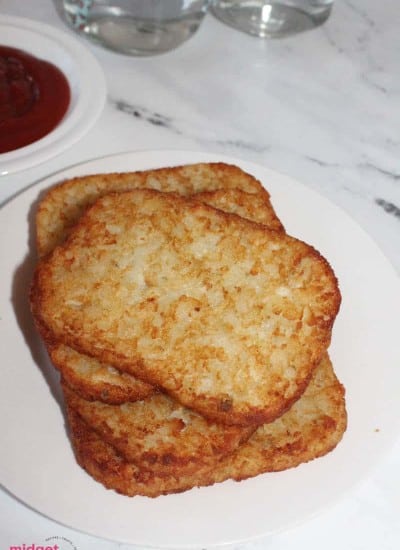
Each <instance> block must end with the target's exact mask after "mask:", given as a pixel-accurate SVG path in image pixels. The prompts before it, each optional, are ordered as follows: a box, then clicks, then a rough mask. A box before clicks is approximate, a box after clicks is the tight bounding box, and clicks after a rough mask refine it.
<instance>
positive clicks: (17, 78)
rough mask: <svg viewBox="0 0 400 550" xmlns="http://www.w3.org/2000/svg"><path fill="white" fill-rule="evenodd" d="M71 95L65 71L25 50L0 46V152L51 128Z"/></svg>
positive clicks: (63, 113)
mask: <svg viewBox="0 0 400 550" xmlns="http://www.w3.org/2000/svg"><path fill="white" fill-rule="evenodd" d="M70 99H71V92H70V88H69V84H68V81H67V79H66V78H65V76H64V74H63V73H62V72H61V71H60V69H58V68H57V67H56V66H55V65H53V64H52V63H49V62H47V61H43V60H41V59H38V58H37V57H34V56H32V55H30V54H28V53H27V52H24V51H22V50H18V49H16V48H9V47H8V46H0V153H7V152H8V151H14V150H15V149H19V148H20V147H24V146H25V145H29V144H30V143H33V142H34V141H37V140H38V139H40V138H42V137H43V136H45V135H46V134H48V133H49V132H51V131H52V130H53V129H54V128H55V127H56V126H57V124H58V123H59V122H60V121H61V119H62V118H63V116H64V115H65V113H66V111H67V109H68V106H69V103H70Z"/></svg>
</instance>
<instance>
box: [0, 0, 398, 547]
mask: <svg viewBox="0 0 400 550" xmlns="http://www.w3.org/2000/svg"><path fill="white" fill-rule="evenodd" d="M55 4H56V2H54V3H53V2H52V1H51V0H35V2H14V1H12V0H2V1H1V2H0V14H8V15H19V16H24V17H29V18H31V19H34V20H38V21H42V22H46V23H48V24H51V25H54V27H57V28H60V29H63V30H65V31H66V32H71V33H72V31H69V29H67V28H66V27H65V25H64V24H63V22H62V21H61V20H60V18H59V16H58V14H57V11H56V9H55ZM399 26H400V11H399V9H398V2H397V1H396V0H386V2H385V7H384V8H383V6H382V4H381V3H379V2H375V1H373V0H351V1H348V0H343V1H341V2H340V1H337V2H336V5H335V8H334V10H333V13H332V16H331V18H330V19H329V20H328V22H327V23H326V24H325V25H324V26H323V27H321V28H319V29H316V30H313V31H311V32H308V33H304V34H301V35H297V36H294V37H291V38H287V39H283V40H272V41H263V40H259V39H256V38H253V37H250V36H247V35H245V34H242V33H240V32H237V31H234V30H232V29H230V28H228V27H226V26H224V25H222V24H221V23H220V22H219V21H217V20H215V19H214V18H213V17H212V16H211V15H208V16H207V17H206V19H205V21H204V24H203V26H202V27H201V29H200V31H199V32H198V33H197V34H196V35H195V36H194V37H193V38H192V39H191V40H190V41H188V42H187V43H186V44H184V45H182V46H181V47H180V48H178V49H177V50H175V51H173V52H170V53H167V54H164V55H161V56H157V57H151V58H133V57H127V56H122V55H117V54H115V53H112V52H108V51H106V50H103V49H101V48H99V47H96V46H93V45H92V44H90V43H88V42H86V41H84V39H80V40H82V42H83V43H84V44H86V46H87V47H88V48H89V49H90V50H91V51H92V53H93V54H94V55H95V56H96V57H97V59H98V60H99V61H100V63H101V65H102V67H103V69H104V70H105V73H106V79H107V86H108V98H107V103H106V106H105V109H104V111H103V113H102V115H101V117H100V118H99V120H98V121H97V123H96V124H95V126H94V127H93V128H92V129H91V130H90V131H89V132H88V133H87V134H86V135H85V136H84V137H83V138H82V139H81V140H80V141H79V142H78V143H77V144H75V145H74V146H72V147H71V148H70V149H68V150H67V151H65V152H64V153H62V154H60V155H59V156H57V157H56V158H53V159H51V160H49V161H47V162H45V163H43V164H41V165H39V166H36V167H33V168H31V169H29V170H26V171H22V172H19V173H16V174H13V175H10V176H7V177H2V178H1V180H0V202H5V201H6V200H7V199H8V198H9V197H10V196H12V195H14V194H16V193H17V192H19V191H21V190H23V189H24V188H26V187H28V186H29V185H31V184H33V183H34V182H36V181H39V180H40V179H41V178H43V177H45V176H47V175H49V174H52V173H54V172H56V171H59V170H61V169H63V168H66V167H68V166H70V165H72V164H76V163H79V162H83V161H86V160H89V159H92V158H96V157H100V156H103V155H109V154H111V153H117V152H123V151H128V150H132V151H133V150H147V149H171V148H172V149H183V150H189V151H190V150H191V151H193V150H195V151H207V152H212V153H218V154H221V155H222V154H224V155H229V156H234V157H239V158H242V159H245V160H250V161H254V162H257V163H259V164H263V165H264V166H267V167H269V168H272V169H274V170H277V171H279V172H282V173H286V174H288V175H290V176H292V177H294V178H296V179H297V180H299V181H301V182H303V183H304V184H305V185H308V186H310V187H312V188H313V189H315V190H317V191H318V192H319V193H321V194H322V195H324V196H325V197H327V198H328V199H330V200H331V201H332V202H334V203H336V204H337V205H339V206H340V207H341V208H342V209H344V210H345V211H347V213H349V214H350V216H351V217H352V218H353V219H354V220H355V221H356V222H358V224H359V225H360V226H361V227H362V228H363V229H364V230H365V231H366V232H367V233H368V234H369V235H370V236H371V237H372V238H373V239H374V240H375V242H376V243H377V244H378V246H379V247H380V248H381V249H382V250H383V252H384V253H385V254H386V256H387V257H388V258H389V260H390V261H391V263H392V264H393V266H394V267H395V269H397V270H398V271H399V270H400V160H399V159H400V137H399V135H400V134H399V128H400V72H399V67H398V53H399V45H400V41H399ZM0 42H1V37H0ZM399 466H400V444H398V445H397V446H396V447H395V448H394V449H393V450H392V452H391V453H390V454H389V455H388V456H387V457H386V459H385V460H384V461H383V462H382V463H381V464H380V467H379V469H378V470H376V471H375V472H374V473H373V474H372V475H371V476H370V477H369V478H368V479H366V480H365V481H364V482H363V483H362V484H361V485H359V486H358V487H357V488H355V489H353V490H352V491H351V492H350V493H349V494H347V495H345V496H344V497H343V499H342V500H341V501H340V502H338V503H337V504H336V505H335V506H333V507H331V508H330V509H328V510H326V511H324V512H322V513H321V514H320V515H318V516H317V517H315V518H313V519H312V520H309V521H308V522H306V523H304V524H302V525H300V526H298V527H296V528H293V529H291V530H290V531H287V532H284V533H280V534H277V535H274V536H271V537H268V538H265V539H262V540H258V541H256V542H252V543H248V544H246V545H242V546H241V547H240V548H242V549H243V550H250V549H252V550H253V549H254V550H261V549H264V548H268V549H269V550H278V549H285V550H286V549H294V548H296V550H299V549H305V548H307V550H314V549H319V548H321V547H322V548H324V550H336V549H337V548H346V550H376V549H378V548H379V550H395V549H397V548H400V524H399V518H398V512H399V510H400V478H399V475H398V472H399ZM0 510H1V514H0V546H1V547H2V548H4V549H8V548H9V547H10V546H11V545H15V544H22V543H23V542H25V543H26V544H32V542H33V541H36V544H40V541H44V539H45V538H47V537H51V536H58V537H61V538H60V539H59V540H60V550H64V546H62V544H63V542H62V538H63V537H64V538H65V539H68V540H70V541H73V543H74V545H75V546H76V548H77V549H79V550H81V549H82V550H83V549H96V550H116V549H117V548H120V549H123V550H127V549H128V548H133V547H130V546H128V545H125V544H117V543H112V542H108V541H104V540H99V539H95V538H94V537H89V536H86V535H84V534H82V533H78V532H75V531H73V530H71V529H67V528H65V527H62V526H60V525H58V524H56V523H54V522H52V521H50V520H47V519H45V518H44V517H42V516H40V515H39V514H37V513H35V512H33V511H32V510H30V509H28V508H27V507H25V506H24V505H23V504H21V503H20V502H18V501H17V500H15V499H14V498H13V497H11V496H10V495H9V494H7V493H6V492H2V493H0ZM31 541H32V542H31ZM65 544H66V546H65V548H67V542H65Z"/></svg>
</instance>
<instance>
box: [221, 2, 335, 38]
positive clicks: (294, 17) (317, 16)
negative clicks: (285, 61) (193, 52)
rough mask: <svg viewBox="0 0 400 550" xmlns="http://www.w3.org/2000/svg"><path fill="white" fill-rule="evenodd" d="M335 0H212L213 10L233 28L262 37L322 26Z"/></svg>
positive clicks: (278, 35) (289, 33)
mask: <svg viewBox="0 0 400 550" xmlns="http://www.w3.org/2000/svg"><path fill="white" fill-rule="evenodd" d="M333 2H334V0H213V1H212V3H211V11H212V13H213V14H214V15H215V16H216V17H217V18H218V19H220V20H221V21H223V22H224V23H226V24H227V25H230V26H231V27H234V28H235V29H238V30H241V31H244V32H247V33H249V34H253V35H255V36H260V37H263V38H274V37H282V36H287V35H291V34H295V33H298V32H302V31H306V30H309V29H312V28H313V27H317V26H318V25H322V23H324V21H326V20H327V19H328V17H329V15H330V13H331V9H332V5H333Z"/></svg>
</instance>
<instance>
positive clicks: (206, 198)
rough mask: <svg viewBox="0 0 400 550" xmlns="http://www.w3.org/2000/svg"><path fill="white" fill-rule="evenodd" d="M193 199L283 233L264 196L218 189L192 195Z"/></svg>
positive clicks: (282, 228)
mask: <svg viewBox="0 0 400 550" xmlns="http://www.w3.org/2000/svg"><path fill="white" fill-rule="evenodd" d="M193 198H194V199H197V200H200V201H201V202H204V203H205V204H208V205H210V206H213V207H214V208H218V209H219V210H222V211H223V212H229V213H231V214H237V215H238V216H241V217H242V218H246V219H248V220H251V221H254V222H257V223H262V224H263V225H265V226H267V227H268V229H273V230H275V231H284V227H283V225H282V223H281V221H280V220H279V218H278V216H277V215H276V213H275V210H274V209H273V207H272V204H271V201H270V200H269V197H268V195H266V194H262V193H246V192H244V191H241V190H240V189H220V190H218V191H205V192H203V193H197V194H196V195H193Z"/></svg>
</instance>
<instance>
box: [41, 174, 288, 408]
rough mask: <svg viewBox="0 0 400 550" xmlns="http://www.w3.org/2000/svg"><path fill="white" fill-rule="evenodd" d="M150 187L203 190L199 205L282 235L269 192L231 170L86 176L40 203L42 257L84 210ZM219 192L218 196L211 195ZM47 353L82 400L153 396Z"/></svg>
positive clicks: (88, 361) (105, 370)
mask: <svg viewBox="0 0 400 550" xmlns="http://www.w3.org/2000/svg"><path fill="white" fill-rule="evenodd" d="M146 185H148V186H149V187H150V188H151V187H156V188H160V189H164V190H174V191H176V192H178V193H181V194H183V195H187V194H190V193H193V192H197V191H198V190H200V189H201V190H203V192H200V193H199V192H197V194H196V195H195V197H196V198H197V199H198V200H200V201H203V202H205V203H208V204H211V205H212V206H215V207H216V208H220V209H222V210H225V211H228V212H234V213H236V214H238V215H241V216H243V217H245V218H248V219H254V220H255V221H258V222H260V223H264V224H266V225H268V226H269V227H270V228H271V229H276V230H282V224H281V223H280V221H279V219H278V218H277V216H276V214H275V212H274V209H273V207H272V205H271V203H270V200H269V195H268V193H267V192H266V191H265V190H264V189H262V187H261V185H260V183H259V182H258V181H257V180H256V179H255V178H253V177H252V176H250V175H249V174H246V173H245V172H244V171H243V170H241V169H240V168H238V167H235V166H232V165H226V164H223V163H211V164H197V165H189V166H185V167H176V168H168V169H160V170H150V171H149V172H139V173H127V174H102V175H93V176H85V177H80V178H74V179H72V180H68V181H66V182H64V183H62V184H60V185H58V186H55V187H53V188H52V189H51V190H50V191H49V192H48V193H47V194H46V196H45V197H44V198H43V199H42V201H41V203H40V205H39V209H38V212H37V216H36V232H37V246H38V252H39V255H40V256H43V255H45V254H47V253H48V252H50V251H51V250H52V249H53V248H54V246H55V245H56V244H59V243H61V242H62V241H64V239H65V238H66V235H67V234H68V232H69V230H70V228H71V227H72V226H73V225H74V224H75V222H76V221H77V220H78V218H79V217H80V215H81V214H82V212H83V210H84V209H85V208H86V207H87V206H88V205H90V204H92V203H93V202H94V201H95V200H96V199H97V198H98V197H99V196H102V195H104V194H106V193H108V192H111V191H127V190H129V189H134V188H137V187H142V186H146ZM220 187H223V188H222V189H219V188H220ZM215 188H217V190H216V191H210V190H211V189H215ZM242 189H245V190H246V191H247V192H246V191H243V190H242ZM49 352H50V355H51V358H52V361H53V363H54V365H55V366H56V368H57V369H58V370H60V372H61V373H62V375H63V377H64V379H65V380H66V381H67V382H68V384H69V385H70V386H71V387H72V388H73V389H74V390H75V391H76V392H78V393H79V395H81V396H82V397H83V398H84V399H89V400H100V401H103V402H105V403H109V404H112V405H114V404H115V405H118V404H120V403H124V402H126V401H136V400H137V399H143V398H145V397H146V396H147V395H150V394H151V393H153V391H155V390H153V391H152V390H151V386H150V385H149V384H145V383H144V382H142V381H140V380H138V379H135V377H133V376H131V375H129V374H127V373H120V372H119V371H117V370H115V369H113V370H110V369H112V367H110V366H109V365H104V364H102V363H100V362H98V361H96V360H95V359H94V358H90V357H87V356H86V355H84V354H79V353H78V352H76V351H74V350H72V349H71V348H68V346H65V345H63V344H58V343H57V342H53V344H52V349H51V351H50V350H49Z"/></svg>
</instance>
